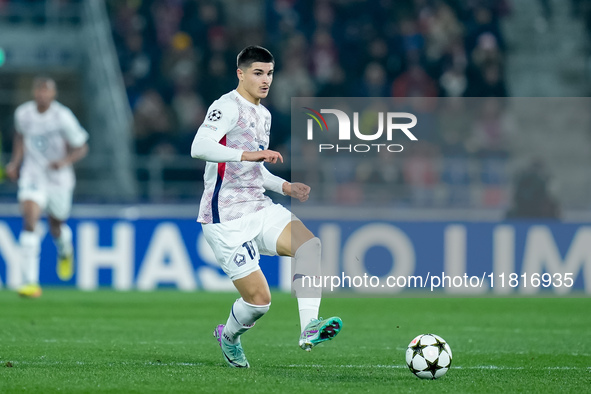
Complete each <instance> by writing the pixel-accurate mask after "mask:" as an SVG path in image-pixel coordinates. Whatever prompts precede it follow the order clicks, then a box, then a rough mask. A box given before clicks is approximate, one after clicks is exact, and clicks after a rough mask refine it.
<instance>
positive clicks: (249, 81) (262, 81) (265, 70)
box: [238, 62, 274, 101]
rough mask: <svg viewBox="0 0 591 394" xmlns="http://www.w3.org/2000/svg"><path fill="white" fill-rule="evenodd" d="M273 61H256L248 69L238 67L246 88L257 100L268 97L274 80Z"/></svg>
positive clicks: (239, 76)
mask: <svg viewBox="0 0 591 394" xmlns="http://www.w3.org/2000/svg"><path fill="white" fill-rule="evenodd" d="M273 68H274V66H273V63H262V62H254V63H252V65H251V66H250V67H249V68H247V69H246V70H241V69H238V78H240V81H241V82H242V86H243V87H244V90H246V92H247V93H248V94H249V95H250V96H251V97H252V98H253V99H255V100H257V101H258V100H260V99H263V98H265V97H267V94H269V88H270V87H271V82H273Z"/></svg>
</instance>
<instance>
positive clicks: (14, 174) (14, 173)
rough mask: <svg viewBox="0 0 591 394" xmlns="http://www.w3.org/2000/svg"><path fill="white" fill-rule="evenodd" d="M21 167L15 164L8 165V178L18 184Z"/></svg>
mask: <svg viewBox="0 0 591 394" xmlns="http://www.w3.org/2000/svg"><path fill="white" fill-rule="evenodd" d="M19 167H20V166H18V165H16V163H13V162H10V163H8V164H7V165H6V175H8V178H9V179H10V180H11V181H13V182H16V180H17V179H18V172H19V171H18V170H19Z"/></svg>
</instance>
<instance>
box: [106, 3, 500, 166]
mask: <svg viewBox="0 0 591 394" xmlns="http://www.w3.org/2000/svg"><path fill="white" fill-rule="evenodd" d="M241 3H242V4H241V5H240V6H238V5H237V4H236V3H235V2H229V1H211V0H210V1H203V0H152V1H150V0H124V1H121V0H110V1H108V5H109V13H110V16H111V19H112V27H113V36H114V38H115V43H116V47H117V51H118V54H119V60H120V63H121V67H122V71H123V76H124V80H125V85H126V88H127V93H128V97H129V100H130V103H131V107H132V109H133V113H134V116H135V120H136V122H135V123H136V126H135V137H136V138H135V140H136V152H137V153H138V154H158V155H168V154H175V153H180V154H185V153H186V152H188V149H189V146H190V142H191V140H192V138H193V136H194V133H195V130H196V129H197V127H198V126H199V125H200V123H201V122H202V120H203V117H204V113H205V111H206V110H207V107H208V106H209V105H210V104H211V102H212V101H213V100H215V99H217V98H218V97H219V96H220V95H222V94H224V93H226V92H228V91H230V90H231V89H233V88H235V87H236V84H237V80H236V77H235V68H236V67H235V57H236V54H237V53H238V51H240V49H242V47H243V46H245V45H248V44H252V43H258V44H261V45H263V46H265V47H267V48H268V49H270V50H271V51H272V53H273V54H274V56H275V58H276V66H277V67H276V68H277V72H276V74H275V79H274V82H273V83H274V87H273V89H272V91H271V94H270V96H269V99H268V100H266V102H265V105H266V106H267V107H269V109H270V110H271V112H272V114H273V116H274V127H273V138H272V144H273V145H272V147H274V148H278V147H282V146H283V147H285V146H286V145H285V144H288V143H289V130H290V127H289V125H290V123H289V121H290V99H291V97H293V96H327V97H343V96H356V97H383V96H400V97H412V96H426V97H432V96H444V97H449V96H451V97H488V96H491V97H505V96H507V88H506V84H505V78H504V72H503V59H504V51H505V42H504V39H503V35H502V32H501V29H500V26H499V22H500V20H501V18H503V17H504V16H506V15H507V14H508V13H509V12H510V7H509V4H508V0H396V1H394V0H379V1H363V0H332V1H331V0H326V1H323V0H316V1H314V0H303V1H295V0H266V1H264V2H260V1H244V2H241ZM235 5H236V7H237V8H239V10H238V12H236V10H235V9H234V8H235V7H234V6H235Z"/></svg>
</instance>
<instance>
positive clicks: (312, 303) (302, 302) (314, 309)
mask: <svg viewBox="0 0 591 394" xmlns="http://www.w3.org/2000/svg"><path fill="white" fill-rule="evenodd" d="M298 308H299V310H300V327H301V332H304V329H305V328H306V326H307V325H308V323H310V321H312V320H314V319H318V310H319V309H320V298H298Z"/></svg>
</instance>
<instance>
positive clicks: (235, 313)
mask: <svg viewBox="0 0 591 394" xmlns="http://www.w3.org/2000/svg"><path fill="white" fill-rule="evenodd" d="M270 306H271V304H267V305H253V304H249V303H248V302H246V301H244V300H243V299H242V298H239V299H237V300H236V302H235V303H234V305H232V310H231V311H230V316H229V317H228V321H227V322H226V326H225V327H224V332H223V333H222V336H223V337H224V340H226V342H229V343H232V344H235V343H238V342H240V335H242V334H244V333H245V332H246V331H248V330H250V329H251V328H252V327H253V326H254V323H255V322H256V321H257V320H258V319H260V318H261V317H262V316H263V315H264V314H265V313H267V311H268V310H269V307H270Z"/></svg>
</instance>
